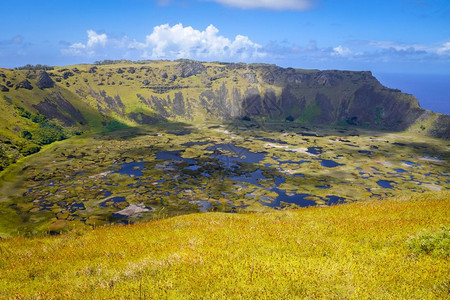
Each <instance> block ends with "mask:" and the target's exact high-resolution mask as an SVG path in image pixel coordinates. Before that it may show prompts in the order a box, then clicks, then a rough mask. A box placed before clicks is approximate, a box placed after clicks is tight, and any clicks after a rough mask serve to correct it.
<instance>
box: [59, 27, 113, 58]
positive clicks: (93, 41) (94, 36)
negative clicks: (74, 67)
mask: <svg viewBox="0 0 450 300" xmlns="http://www.w3.org/2000/svg"><path fill="white" fill-rule="evenodd" d="M87 35H88V41H87V43H86V44H83V43H74V44H72V45H70V46H69V47H66V48H64V49H62V50H61V52H62V53H63V54H66V55H73V56H93V55H95V50H96V48H99V47H105V46H106V44H107V42H108V36H107V35H106V34H105V33H103V34H98V33H97V32H95V31H93V30H88V31H87Z"/></svg>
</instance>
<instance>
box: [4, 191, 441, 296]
mask: <svg viewBox="0 0 450 300" xmlns="http://www.w3.org/2000/svg"><path fill="white" fill-rule="evenodd" d="M449 196H450V194H449V193H448V192H441V193H431V194H424V195H416V196H413V197H410V196H408V197H402V198H398V199H392V200H385V201H368V202H363V203H353V204H348V205H339V206H332V207H327V208H308V209H300V210H290V211H281V212H276V211H272V212H270V213H264V214H262V213H253V214H222V213H209V214H193V215H186V216H180V217H175V218H171V219H165V220H158V221H153V222H149V223H145V224H139V225H132V226H114V227H102V228H98V229H95V230H87V231H77V232H72V233H70V234H66V235H62V236H57V237H42V238H33V239H24V238H11V239H6V240H0V253H1V255H0V297H2V298H19V299H21V298H25V299H30V298H37V297H40V298H45V299H59V298H72V299H86V298H89V299H125V298H126V299H138V298H139V299H166V298H171V299H174V298H183V299H235V298H236V299H237V298H239V299H256V298H261V297H266V298H272V299H274V298H278V299H293V298H296V297H297V298H327V299H361V298H370V299H431V298H433V299H445V298H447V297H448V296H449V294H448V289H447V288H448V278H449V277H450V271H449V268H448V257H443V256H440V255H437V256H436V255H433V256H429V255H421V256H412V255H411V250H410V248H409V247H408V246H406V245H407V244H408V243H409V242H408V241H411V238H412V237H415V236H417V233H418V232H422V230H427V232H436V230H439V226H440V224H443V225H444V226H447V227H446V228H448V226H450V223H449V220H450V215H449V211H450V206H449V204H450V202H449V201H448V199H449Z"/></svg>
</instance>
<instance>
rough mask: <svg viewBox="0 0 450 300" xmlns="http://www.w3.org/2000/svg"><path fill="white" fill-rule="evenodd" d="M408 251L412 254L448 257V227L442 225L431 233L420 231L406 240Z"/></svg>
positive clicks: (449, 229)
mask: <svg viewBox="0 0 450 300" xmlns="http://www.w3.org/2000/svg"><path fill="white" fill-rule="evenodd" d="M408 246H409V249H410V250H411V251H412V252H413V253H414V254H428V255H432V256H439V257H444V258H448V257H450V227H446V226H444V225H442V226H441V228H440V229H439V230H435V231H432V232H429V231H426V230H424V231H422V232H420V233H419V234H418V235H417V236H415V237H412V238H411V239H409V240H408Z"/></svg>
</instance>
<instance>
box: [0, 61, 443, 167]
mask: <svg viewBox="0 0 450 300" xmlns="http://www.w3.org/2000/svg"><path fill="white" fill-rule="evenodd" d="M0 90H1V92H0V109H1V111H2V112H4V113H3V114H2V115H1V116H0V120H1V122H0V123H1V125H0V162H1V163H0V170H1V169H4V168H5V167H6V166H8V165H9V164H11V163H14V162H15V161H16V160H17V159H19V158H20V157H22V156H24V155H29V154H32V153H35V152H37V151H39V149H40V147H41V146H42V145H45V144H48V143H51V142H53V141H56V140H61V139H64V138H67V137H70V136H72V135H74V134H81V133H82V132H86V131H97V132H98V131H105V130H114V129H118V128H123V127H126V126H138V125H148V124H157V123H161V122H167V121H182V122H187V123H189V122H199V121H205V120H209V121H211V120H212V121H230V120H246V121H250V120H251V121H254V122H257V123H258V122H259V123H261V122H267V121H279V122H297V123H301V124H328V125H330V126H334V125H345V126H359V127H365V128H370V129H379V130H389V131H403V130H409V131H413V132H414V133H418V134H422V135H428V136H433V137H438V138H444V139H449V138H450V116H448V115H443V114H439V113H434V112H431V111H427V110H424V109H422V108H421V107H420V106H419V103H418V101H417V99H416V98H415V97H414V96H412V95H408V94H405V93H402V92H401V91H400V90H396V89H390V88H386V87H384V86H383V85H381V84H380V82H379V81H378V80H377V79H376V78H375V77H374V76H373V75H372V73H371V72H369V71H337V70H326V71H321V70H302V69H293V68H281V67H278V66H276V65H268V64H244V63H216V62H211V63H202V62H197V61H191V60H178V61H140V62H129V61H104V62H99V63H98V64H96V65H89V64H83V65H74V66H67V67H50V68H43V70H36V68H31V67H30V69H29V70H27V69H23V68H22V69H20V70H19V69H16V70H11V69H0Z"/></svg>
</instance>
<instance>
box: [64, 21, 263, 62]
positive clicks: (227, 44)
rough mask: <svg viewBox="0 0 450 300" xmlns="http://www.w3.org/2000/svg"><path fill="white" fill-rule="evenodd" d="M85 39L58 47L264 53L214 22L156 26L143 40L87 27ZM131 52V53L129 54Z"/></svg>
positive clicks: (211, 56) (142, 54) (239, 56)
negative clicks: (230, 35) (199, 26)
mask: <svg viewBox="0 0 450 300" xmlns="http://www.w3.org/2000/svg"><path fill="white" fill-rule="evenodd" d="M87 35H88V41H87V42H86V43H85V44H84V43H74V44H72V45H70V46H69V47H66V48H64V49H63V50H62V52H63V54H66V55H74V56H83V55H85V56H88V57H93V56H100V55H102V56H103V57H102V59H104V58H105V57H109V58H113V57H116V58H146V59H178V58H191V59H200V60H203V59H204V60H232V61H234V60H243V61H254V60H257V59H258V58H262V57H264V56H265V55H266V54H265V53H264V52H263V51H262V50H261V49H262V46H261V45H259V44H257V43H254V42H252V41H251V40H250V39H249V38H248V37H246V36H243V35H237V36H236V37H235V38H234V39H229V38H227V37H224V36H222V35H220V34H219V30H218V29H217V28H216V27H214V25H209V26H208V27H207V28H206V29H205V30H203V31H201V30H197V29H194V28H192V27H190V26H187V27H184V26H183V25H182V24H176V25H174V26H170V25H168V24H164V25H160V26H156V27H154V28H153V31H152V33H150V34H149V35H147V37H146V39H145V41H143V42H140V41H136V40H130V39H129V38H128V37H126V36H125V37H123V38H121V39H114V38H109V37H108V36H107V35H106V34H98V33H96V32H95V31H93V30H88V31H87ZM133 55H134V57H133Z"/></svg>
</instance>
